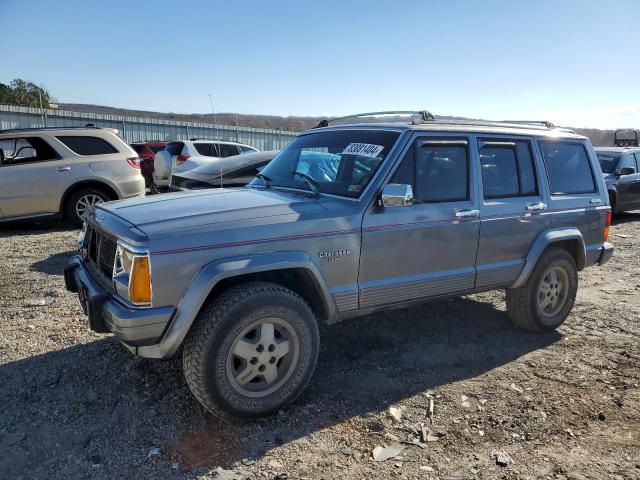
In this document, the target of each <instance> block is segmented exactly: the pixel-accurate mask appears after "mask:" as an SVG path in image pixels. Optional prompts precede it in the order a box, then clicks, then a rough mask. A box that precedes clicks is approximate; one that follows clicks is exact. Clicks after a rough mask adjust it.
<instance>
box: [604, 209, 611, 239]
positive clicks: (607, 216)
mask: <svg viewBox="0 0 640 480" xmlns="http://www.w3.org/2000/svg"><path fill="white" fill-rule="evenodd" d="M612 215H613V214H612V213H611V210H607V213H606V214H605V217H604V232H603V234H602V241H603V242H606V241H607V240H609V227H611V216H612Z"/></svg>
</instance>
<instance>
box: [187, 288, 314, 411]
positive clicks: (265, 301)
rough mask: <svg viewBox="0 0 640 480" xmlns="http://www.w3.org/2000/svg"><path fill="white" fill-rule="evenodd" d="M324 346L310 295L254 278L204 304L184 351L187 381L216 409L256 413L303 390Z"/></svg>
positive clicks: (203, 401)
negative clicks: (321, 346) (320, 347)
mask: <svg viewBox="0 0 640 480" xmlns="http://www.w3.org/2000/svg"><path fill="white" fill-rule="evenodd" d="M318 351H319V335H318V326H317V323H316V319H315V317H314V315H313V313H312V311H311V309H310V308H309V306H308V305H307V304H306V303H305V301H304V300H303V299H302V298H301V297H300V296H298V295H297V294H295V293H294V292H292V291H291V290H288V289H286V288H284V287H282V286H280V285H276V284H273V283H266V282H250V283H246V284H242V285H239V286H237V287H234V288H232V289H230V290H227V291H226V292H224V293H223V294H222V295H221V296H220V297H218V298H216V299H214V300H213V301H211V302H210V303H209V304H208V305H206V306H205V307H204V308H203V310H202V311H201V312H200V314H199V315H198V318H197V319H196V322H195V324H194V326H193V327H192V329H191V331H190V332H189V335H188V336H187V339H186V340H185V344H184V351H183V357H182V358H183V368H184V373H185V377H186V379H187V384H188V385H189V388H190V389H191V391H192V392H193V394H194V396H195V397H196V398H197V399H198V401H199V402H200V403H201V404H202V405H203V406H204V407H205V408H206V409H207V410H208V411H209V412H211V413H212V414H214V415H215V416H218V417H224V416H227V415H231V416H235V417H257V416H263V415H269V414H272V413H275V412H277V411H278V410H279V409H281V408H283V407H284V406H286V405H288V404H290V403H291V402H292V401H294V400H295V399H296V398H297V397H298V395H300V393H301V392H302V391H303V390H304V388H305V387H306V385H307V384H308V383H309V380H310V379H311V376H312V374H313V370H314V369H315V364H316V360H317V357H318Z"/></svg>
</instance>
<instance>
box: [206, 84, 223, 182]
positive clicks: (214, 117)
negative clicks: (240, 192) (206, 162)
mask: <svg viewBox="0 0 640 480" xmlns="http://www.w3.org/2000/svg"><path fill="white" fill-rule="evenodd" d="M209 103H210V104H211V113H212V114H213V132H214V135H215V137H216V138H215V140H216V142H217V145H216V144H215V143H214V145H216V148H217V152H216V153H217V154H218V159H221V158H222V156H221V152H220V137H218V124H217V123H216V111H215V109H214V108H213V100H212V99H211V93H209ZM220 188H222V165H220Z"/></svg>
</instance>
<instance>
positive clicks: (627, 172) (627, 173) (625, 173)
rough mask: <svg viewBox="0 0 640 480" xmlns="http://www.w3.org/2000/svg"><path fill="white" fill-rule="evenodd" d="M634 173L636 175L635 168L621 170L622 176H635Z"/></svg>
mask: <svg viewBox="0 0 640 480" xmlns="http://www.w3.org/2000/svg"><path fill="white" fill-rule="evenodd" d="M634 173H636V169H635V168H633V167H623V168H622V170H620V175H633V174H634Z"/></svg>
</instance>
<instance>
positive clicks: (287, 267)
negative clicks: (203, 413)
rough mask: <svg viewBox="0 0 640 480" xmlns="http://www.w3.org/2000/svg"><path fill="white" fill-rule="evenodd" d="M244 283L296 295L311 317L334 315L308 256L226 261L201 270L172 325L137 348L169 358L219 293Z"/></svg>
mask: <svg viewBox="0 0 640 480" xmlns="http://www.w3.org/2000/svg"><path fill="white" fill-rule="evenodd" d="M247 281H270V282H273V283H276V284H279V285H282V286H284V287H286V288H289V289H290V290H292V291H294V292H296V293H297V294H299V295H300V296H301V297H302V298H304V300H305V301H307V303H309V305H310V306H311V308H312V310H313V312H314V314H315V315H316V316H317V317H319V318H321V319H325V320H330V319H332V318H334V317H335V316H336V315H337V310H336V305H335V302H334V300H333V296H332V295H331V293H330V291H329V289H328V287H327V284H326V282H325V281H324V278H323V277H322V275H321V273H320V270H319V268H318V266H317V264H316V262H315V260H314V259H313V257H311V255H309V254H308V253H306V252H295V251H294V252H291V251H289V252H271V253H262V254H256V255H247V256H241V257H233V258H226V259H222V260H218V261H215V262H212V263H210V264H208V265H206V266H204V267H203V268H202V269H201V270H200V271H199V272H198V273H197V274H196V275H195V276H194V278H193V279H192V280H191V282H190V284H189V286H188V287H187V291H186V292H185V294H184V295H183V296H182V299H181V300H180V302H179V303H178V306H177V308H176V311H175V314H174V316H173V319H172V321H171V324H170V325H169V327H168V328H167V330H166V332H165V333H164V335H163V337H162V340H161V341H160V343H159V344H157V345H152V346H149V347H140V349H139V352H138V353H139V354H140V355H142V356H145V357H151V358H167V357H171V356H172V355H173V354H174V353H175V352H176V351H177V350H178V349H179V347H180V346H181V345H182V342H183V341H184V338H185V337H186V335H187V333H188V332H189V330H190V329H191V327H192V325H193V322H194V321H195V319H196V317H197V315H198V314H199V312H200V310H201V309H202V307H203V306H204V305H206V303H207V302H208V301H210V300H211V299H212V298H215V297H216V296H217V295H219V294H221V293H222V292H224V291H226V290H228V289H229V288H232V287H233V286H235V285H238V284H240V283H243V282H247Z"/></svg>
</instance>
